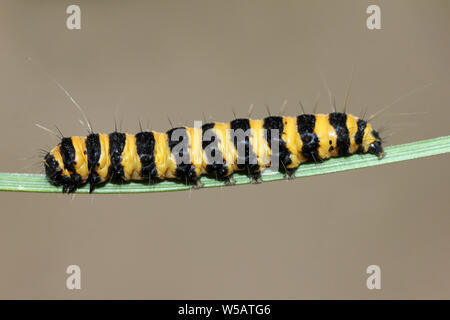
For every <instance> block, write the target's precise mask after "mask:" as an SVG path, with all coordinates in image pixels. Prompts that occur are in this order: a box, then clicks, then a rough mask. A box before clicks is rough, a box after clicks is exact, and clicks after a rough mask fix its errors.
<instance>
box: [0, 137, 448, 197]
mask: <svg viewBox="0 0 450 320" xmlns="http://www.w3.org/2000/svg"><path fill="white" fill-rule="evenodd" d="M385 150H386V156H385V157H384V158H383V159H382V160H378V158H377V157H375V156H374V155H371V154H365V155H352V156H349V157H341V158H333V159H329V160H326V161H324V162H322V163H307V164H302V165H300V167H299V168H298V169H297V170H296V172H295V177H297V178H301V177H309V176H314V175H320V174H327V173H333V172H339V171H346V170H353V169H358V168H365V167H371V166H378V165H382V164H388V163H393V162H399V161H405V160H411V159H417V158H423V157H429V156H433V155H438V154H443V153H449V152H450V136H446V137H440V138H434V139H429V140H423V141H417V142H413V143H408V144H403V145H397V146H392V147H387V148H386V149H385ZM282 179H284V175H283V174H282V173H280V172H275V171H270V170H265V171H264V172H263V173H262V180H263V181H265V182H267V181H276V180H282ZM234 180H235V181H236V185H241V184H248V183H250V179H249V178H248V176H246V175H243V174H239V173H236V174H234ZM201 182H202V183H203V184H204V186H205V188H214V187H220V186H224V185H225V184H224V182H222V181H217V180H214V179H211V178H208V177H202V178H201ZM190 188H191V187H190V186H188V185H185V184H183V183H179V182H175V181H168V180H167V181H162V182H159V183H155V184H151V185H148V184H145V183H139V182H130V183H124V184H120V185H118V184H114V183H107V184H105V185H104V186H101V187H98V188H97V189H96V190H95V192H94V193H146V192H164V191H182V190H188V189H190ZM0 191H18V192H46V193H61V187H55V186H53V185H52V184H50V183H49V182H48V180H47V179H46V177H45V176H44V175H42V174H28V173H0ZM77 193H89V186H87V185H86V186H83V187H81V188H79V189H78V190H77Z"/></svg>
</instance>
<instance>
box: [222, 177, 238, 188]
mask: <svg viewBox="0 0 450 320" xmlns="http://www.w3.org/2000/svg"><path fill="white" fill-rule="evenodd" d="M224 182H225V185H226V186H234V185H235V184H236V180H234V178H233V175H229V176H227V177H224Z"/></svg>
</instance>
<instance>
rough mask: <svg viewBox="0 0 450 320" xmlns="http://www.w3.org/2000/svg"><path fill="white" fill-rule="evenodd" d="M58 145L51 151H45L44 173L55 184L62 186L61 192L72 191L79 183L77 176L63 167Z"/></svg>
mask: <svg viewBox="0 0 450 320" xmlns="http://www.w3.org/2000/svg"><path fill="white" fill-rule="evenodd" d="M59 149H60V146H59V145H58V146H57V147H56V148H54V149H53V150H52V151H50V152H49V153H47V154H46V155H45V158H44V168H45V175H46V176H47V179H49V180H50V182H51V183H52V184H54V185H55V186H61V185H62V186H63V192H66V191H67V192H74V191H75V190H76V188H77V186H78V185H79V184H80V181H78V180H79V178H80V177H79V176H78V175H76V174H73V175H72V174H71V173H70V172H69V171H68V170H67V168H65V167H64V162H63V160H62V157H61V154H60V152H59Z"/></svg>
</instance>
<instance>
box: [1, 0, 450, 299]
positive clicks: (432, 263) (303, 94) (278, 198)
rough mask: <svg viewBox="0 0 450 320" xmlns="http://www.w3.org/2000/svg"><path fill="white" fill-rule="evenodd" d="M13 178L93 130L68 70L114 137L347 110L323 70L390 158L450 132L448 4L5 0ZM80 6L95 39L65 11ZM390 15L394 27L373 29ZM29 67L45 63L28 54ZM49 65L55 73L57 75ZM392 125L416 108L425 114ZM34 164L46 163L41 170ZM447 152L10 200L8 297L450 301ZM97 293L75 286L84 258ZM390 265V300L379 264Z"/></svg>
mask: <svg viewBox="0 0 450 320" xmlns="http://www.w3.org/2000/svg"><path fill="white" fill-rule="evenodd" d="M0 3H1V4H0V40H1V41H0V70H1V73H0V108H1V117H0V139H1V148H2V149H1V154H2V157H1V158H0V171H3V172H39V171H40V170H41V168H40V166H39V168H36V167H35V166H34V165H33V164H34V163H35V162H36V161H39V158H38V156H37V154H38V151H37V150H38V148H41V147H42V148H51V147H52V146H53V145H55V144H56V143H57V141H56V139H55V138H54V137H52V136H50V135H48V134H47V133H45V132H44V131H42V130H40V129H38V128H36V127H35V126H34V123H36V122H37V123H40V124H43V125H45V126H49V127H52V126H53V125H57V126H58V127H59V128H60V129H61V130H62V132H63V133H64V134H65V135H84V134H85V130H84V129H83V128H82V127H81V126H80V124H79V123H78V119H79V118H80V114H79V113H78V112H77V110H76V109H75V107H74V106H73V105H72V104H71V102H70V101H69V100H68V99H67V98H66V97H65V96H64V94H63V92H62V91H61V90H60V89H58V88H57V87H56V85H55V84H54V83H52V82H51V81H49V80H48V79H47V78H46V76H45V75H44V72H47V73H49V74H51V75H52V76H53V77H55V78H56V79H57V80H58V81H59V82H60V83H61V84H62V85H63V86H65V87H66V88H67V89H68V90H69V91H70V92H71V94H72V95H73V96H74V98H75V99H76V100H77V101H78V102H79V103H80V104H81V105H82V106H83V107H84V109H85V110H86V111H87V113H88V114H89V117H90V118H91V120H92V122H93V125H94V128H95V129H96V130H98V131H104V132H110V131H112V130H113V128H114V117H115V114H117V116H116V118H117V119H119V121H120V120H123V126H122V128H123V130H124V131H127V132H136V131H137V130H138V128H139V126H138V119H141V121H142V122H143V123H146V122H147V121H148V123H149V127H151V128H152V129H153V130H161V131H163V130H166V129H167V128H168V127H169V126H170V125H169V123H168V121H167V117H170V118H171V119H172V121H173V122H174V123H175V124H178V123H183V124H186V125H192V124H193V121H194V120H201V119H202V113H205V115H206V117H207V118H209V117H211V118H212V119H213V120H215V121H226V120H229V119H231V118H232V117H233V115H232V109H233V108H234V109H235V110H236V112H237V114H238V115H242V116H244V115H245V114H246V113H247V111H248V107H249V105H250V104H252V103H253V104H255V109H254V112H253V117H255V118H256V117H264V116H265V115H266V111H265V107H264V105H265V104H268V105H269V106H270V108H271V110H272V112H273V113H276V112H278V110H279V108H280V106H281V105H282V102H283V100H284V99H287V100H288V106H287V110H286V114H289V115H296V114H298V113H299V107H298V100H299V99H302V102H303V104H304V105H305V106H306V107H307V108H308V110H310V111H311V110H312V108H313V107H312V106H313V103H314V100H315V96H316V94H317V92H319V91H321V92H322V95H321V96H322V98H321V100H320V107H319V111H321V112H329V110H330V108H329V104H328V97H327V94H326V90H325V89H324V85H323V83H322V81H321V78H320V72H322V73H323V74H324V75H325V77H326V79H327V81H328V83H329V85H330V87H331V89H332V91H333V93H335V94H336V97H337V103H338V105H339V106H340V107H341V106H342V104H343V100H344V96H345V91H346V88H347V85H348V82H349V80H350V76H351V70H352V69H353V68H354V69H355V75H354V81H353V85H352V88H351V96H350V104H349V110H350V112H352V113H354V114H356V115H358V114H359V113H360V110H361V108H366V109H367V110H368V114H371V113H373V112H375V111H377V110H379V108H380V107H382V106H384V105H386V104H388V103H390V102H392V101H394V100H395V99H397V98H398V97H399V96H401V95H402V94H404V93H405V92H408V91H410V90H412V89H414V88H418V87H421V86H423V85H425V84H427V83H432V86H431V87H427V88H425V89H423V90H421V91H418V92H417V93H415V94H414V95H412V96H410V97H407V98H405V99H403V100H401V101H400V102H398V103H397V104H396V105H395V107H394V108H392V109H391V110H390V111H388V112H386V113H385V114H384V116H383V117H380V119H379V120H378V121H377V122H376V124H378V125H379V126H382V125H384V124H386V122H390V123H389V127H390V129H392V130H391V131H392V132H394V133H395V134H394V135H393V136H392V137H391V138H390V139H389V141H388V145H392V144H398V143H406V142H411V141H415V140H420V139H426V138H432V137H437V136H441V135H448V134H449V133H450V130H449V117H450V109H449V107H450V104H449V102H450V90H449V86H450V72H449V71H450V70H449V67H450V61H449V56H450V42H449V41H448V31H449V30H450V2H449V1H446V0H442V1H360V0H355V1H312V0H311V1H243V0H241V1H206V0H205V1H192V0H190V1H145V2H144V1H142V2H140V1H95V2H94V1H17V0H15V1H1V2H0ZM70 4H78V5H80V7H81V19H82V22H81V30H68V29H67V28H66V18H67V17H68V15H67V14H66V8H67V6H68V5H70ZM370 4H378V5H380V7H381V24H382V30H368V29H367V28H366V18H367V16H368V15H367V14H366V8H367V6H368V5H370ZM28 57H31V58H32V59H33V60H34V61H35V62H36V64H37V65H39V66H40V67H39V66H36V65H33V64H32V63H30V62H28V61H27V58H28ZM42 69H43V70H45V71H44V72H43V71H42ZM417 112H427V113H426V114H415V115H407V116H394V115H393V114H398V113H417ZM30 157H31V158H30ZM448 165H449V156H448V155H445V156H437V157H432V158H426V159H421V160H414V161H408V162H402V163H397V164H393V165H387V166H381V167H373V168H368V169H362V170H356V171H350V172H343V173H338V174H330V175H324V176H316V177H311V178H304V179H297V180H295V181H282V182H272V183H265V184H261V185H248V186H237V187H232V188H222V189H209V190H200V191H193V192H178V193H161V194H140V195H122V196H117V195H94V196H80V195H78V196H76V197H75V199H74V200H72V199H71V197H70V196H66V195H57V194H26V193H0V203H1V214H0V298H44V299H45V298H69V299H78V298H153V299H155V298H163V299H165V298H186V299H189V298H191V299H196V298H208V299H217V298H219V299H220V298H255V299H266V298H267V299H272V298H276V299H299V298H330V299H336V298H345V299H347V298H362V299H379V298H387V299H389V298H450V278H449V276H448V271H449V270H450V204H449V197H448V192H449V188H450V171H449V167H448ZM71 264H76V265H79V266H80V267H81V272H82V279H81V280H82V284H81V285H82V289H81V290H79V291H77V290H74V291H70V290H67V289H66V287H65V281H66V277H67V275H66V273H65V270H66V268H67V266H68V265H71ZM372 264H376V265H379V266H380V267H381V272H382V278H381V286H382V289H381V290H368V289H367V288H366V279H367V277H368V275H367V274H366V268H367V266H369V265H372Z"/></svg>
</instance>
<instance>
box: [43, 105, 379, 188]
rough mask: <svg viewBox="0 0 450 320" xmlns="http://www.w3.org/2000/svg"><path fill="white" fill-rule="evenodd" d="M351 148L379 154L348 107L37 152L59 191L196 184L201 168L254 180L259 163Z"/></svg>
mask: <svg viewBox="0 0 450 320" xmlns="http://www.w3.org/2000/svg"><path fill="white" fill-rule="evenodd" d="M354 153H371V154H374V155H376V156H378V157H379V158H381V157H383V155H384V152H383V148H382V141H381V138H380V136H379V135H378V132H377V131H375V130H373V129H372V126H371V125H370V123H368V122H366V121H364V120H362V119H358V118H357V117H355V116H353V115H351V114H346V113H338V112H333V113H330V114H302V115H299V116H298V117H281V116H269V117H267V118H265V119H263V120H252V119H246V118H239V119H235V120H232V121H231V122H229V123H219V122H216V123H207V124H203V125H202V126H201V127H199V128H197V127H196V128H188V127H179V128H172V129H170V130H169V131H167V132H165V133H160V132H155V131H142V132H139V133H137V134H135V135H132V134H128V133H121V132H113V133H110V134H102V133H91V134H89V135H88V136H87V137H65V138H63V139H62V140H61V142H60V143H59V144H58V145H57V146H56V147H55V148H53V149H52V150H51V151H50V152H49V153H48V154H47V155H46V156H45V158H44V167H45V171H46V175H47V177H48V179H49V180H50V181H51V182H52V183H53V184H55V185H62V187H63V192H74V191H75V190H76V189H77V188H78V187H79V186H82V185H83V184H85V183H89V184H90V191H91V192H92V191H93V190H94V189H95V187H96V186H97V185H99V184H102V183H105V182H107V181H131V180H135V181H139V180H143V181H148V182H155V181H159V180H164V179H177V180H180V181H181V182H184V183H188V184H192V185H194V186H200V181H199V178H200V177H201V176H202V175H208V176H210V177H212V178H216V179H220V180H225V181H228V182H231V175H232V174H233V173H234V172H237V171H241V172H244V173H246V174H248V175H249V176H250V177H251V178H252V179H253V180H254V181H255V182H258V181H259V180H260V175H261V171H262V169H264V168H266V167H271V166H272V167H274V168H278V170H280V171H282V172H285V173H286V175H287V176H288V177H289V176H292V175H293V173H294V171H295V169H296V168H297V167H298V166H299V165H301V164H302V163H305V162H311V161H314V162H319V161H322V160H325V159H328V158H331V157H339V156H347V155H350V154H354Z"/></svg>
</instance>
